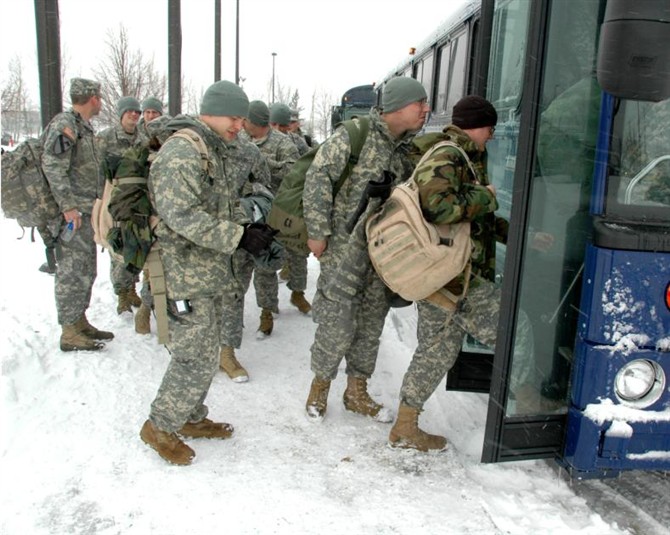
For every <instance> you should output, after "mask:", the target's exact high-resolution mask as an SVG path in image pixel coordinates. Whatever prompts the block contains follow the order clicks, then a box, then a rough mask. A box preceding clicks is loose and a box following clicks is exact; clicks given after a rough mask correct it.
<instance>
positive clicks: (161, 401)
mask: <svg viewBox="0 0 670 535" xmlns="http://www.w3.org/2000/svg"><path fill="white" fill-rule="evenodd" d="M175 123H178V124H179V126H180V127H181V126H189V127H192V128H194V129H196V130H197V131H198V132H199V133H200V134H201V135H202V136H203V139H204V141H205V143H206V144H207V147H208V149H209V158H210V160H209V172H208V173H207V176H204V174H203V172H202V167H201V161H200V154H199V153H198V151H197V150H196V149H195V148H194V147H193V145H192V144H191V142H190V141H188V140H186V139H183V138H177V137H171V138H170V139H168V140H167V141H166V142H165V144H164V145H163V146H162V147H161V150H160V151H159V153H158V155H157V157H156V159H155V161H154V162H153V164H152V166H151V171H150V174H149V192H150V195H151V198H152V201H153V205H154V207H155V209H156V212H157V213H158V215H159V216H160V217H161V221H160V222H159V224H158V226H157V228H156V235H157V237H158V241H159V244H160V247H161V249H160V256H161V260H162V263H163V269H164V272H165V283H166V287H167V295H168V299H169V300H170V303H171V304H174V301H176V300H182V299H184V300H188V301H189V302H190V305H191V309H192V311H191V312H190V313H187V314H183V315H177V314H176V310H175V308H174V307H173V306H170V308H169V311H168V327H169V333H170V341H169V343H168V344H167V347H168V349H169V351H170V354H171V360H170V364H169V365H168V368H167V370H166V372H165V376H164V377H163V381H162V383H161V386H160V388H159V390H158V393H157V395H156V399H155V400H154V401H153V403H152V404H151V414H150V417H149V418H150V420H151V422H152V423H153V424H154V425H155V426H156V427H157V428H159V429H160V430H163V431H165V432H168V433H171V432H174V431H177V430H179V429H180V428H181V427H182V426H183V425H184V423H185V422H187V421H192V422H198V421H201V420H202V419H203V418H204V416H205V415H206V414H207V407H206V406H205V405H204V403H203V402H204V400H205V397H206V396H207V392H208V390H209V386H210V384H211V381H212V378H213V377H214V374H215V373H216V371H217V369H218V364H219V347H220V345H221V344H220V334H221V323H222V316H223V298H224V296H225V295H233V294H235V293H236V292H237V291H238V288H239V287H238V281H237V280H236V279H235V274H234V270H233V259H232V255H233V253H234V252H235V251H236V249H237V246H238V244H239V242H240V239H241V238H242V234H243V227H242V226H241V225H239V224H237V221H239V213H238V211H237V208H236V199H237V195H238V194H237V192H238V189H239V186H240V184H239V181H238V180H237V176H238V174H237V171H238V165H239V163H238V152H237V150H238V148H237V147H236V144H234V143H233V144H231V145H227V144H226V143H224V141H223V139H221V138H220V137H219V136H218V135H217V134H215V133H214V132H213V131H212V130H211V129H210V128H209V127H208V126H207V125H206V124H205V123H203V122H202V121H200V120H199V119H195V118H187V117H180V118H175Z"/></svg>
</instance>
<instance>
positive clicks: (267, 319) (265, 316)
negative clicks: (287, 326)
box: [258, 308, 274, 336]
mask: <svg viewBox="0 0 670 535" xmlns="http://www.w3.org/2000/svg"><path fill="white" fill-rule="evenodd" d="M273 327H274V319H273V317H272V311H271V310H270V309H269V308H264V309H263V310H261V324H260V325H259V327H258V330H259V331H260V332H262V333H263V334H264V335H266V336H270V335H271V334H272V328H273Z"/></svg>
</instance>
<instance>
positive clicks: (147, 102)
mask: <svg viewBox="0 0 670 535" xmlns="http://www.w3.org/2000/svg"><path fill="white" fill-rule="evenodd" d="M147 110H154V111H157V112H158V113H160V114H161V115H163V104H162V103H161V101H160V100H158V99H157V98H156V97H147V98H145V99H144V100H143V101H142V111H143V112H144V111H147Z"/></svg>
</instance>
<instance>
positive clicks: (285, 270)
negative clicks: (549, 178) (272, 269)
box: [279, 264, 289, 282]
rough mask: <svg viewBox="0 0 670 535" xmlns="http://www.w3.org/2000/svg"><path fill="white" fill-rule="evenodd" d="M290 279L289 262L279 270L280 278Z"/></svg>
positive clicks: (283, 279)
mask: <svg viewBox="0 0 670 535" xmlns="http://www.w3.org/2000/svg"><path fill="white" fill-rule="evenodd" d="M288 279H289V272H288V264H284V265H283V266H282V268H281V270H280V271H279V280H282V281H284V282H285V281H287V280H288Z"/></svg>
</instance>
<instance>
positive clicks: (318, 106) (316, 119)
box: [312, 89, 337, 140]
mask: <svg viewBox="0 0 670 535" xmlns="http://www.w3.org/2000/svg"><path fill="white" fill-rule="evenodd" d="M333 102H337V99H335V97H333V95H332V94H331V93H329V92H328V91H326V90H324V89H322V90H320V91H318V92H317V91H315V92H314V94H313V95H312V117H313V123H314V135H315V136H317V137H318V138H319V139H322V140H324V139H326V138H327V137H328V136H329V135H330V127H331V125H330V117H331V112H332V107H333Z"/></svg>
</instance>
